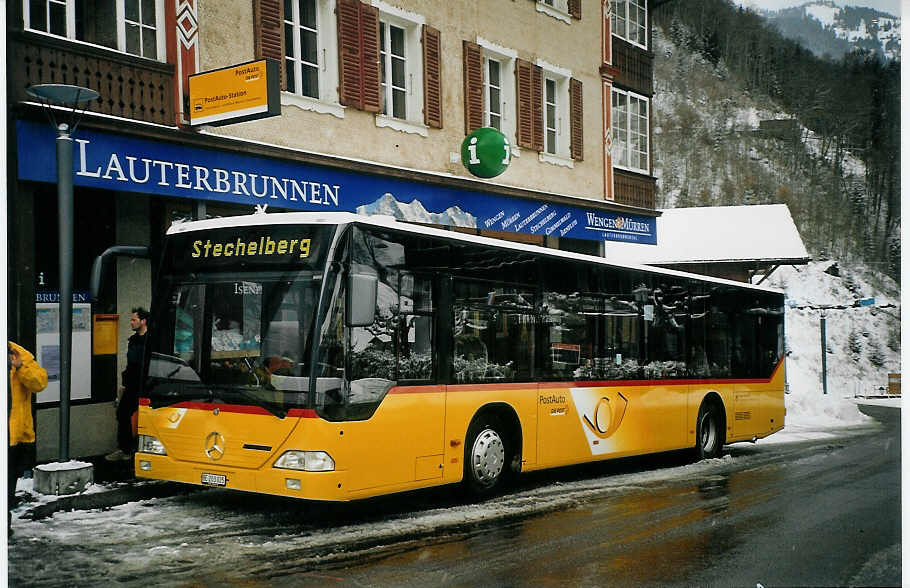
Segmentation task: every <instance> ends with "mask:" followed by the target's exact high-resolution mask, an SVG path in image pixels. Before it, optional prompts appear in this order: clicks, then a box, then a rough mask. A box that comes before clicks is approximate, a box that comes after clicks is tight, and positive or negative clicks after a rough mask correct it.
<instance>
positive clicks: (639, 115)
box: [612, 88, 650, 174]
mask: <svg viewBox="0 0 910 588" xmlns="http://www.w3.org/2000/svg"><path fill="white" fill-rule="evenodd" d="M612 106H613V109H612V119H613V129H612V131H613V165H614V166H616V167H621V168H626V169H630V170H632V171H636V172H640V173H644V174H647V173H650V167H649V157H648V99H647V98H644V97H643V96H639V95H637V94H634V93H632V92H624V91H622V90H617V89H615V88H614V89H613V100H612Z"/></svg>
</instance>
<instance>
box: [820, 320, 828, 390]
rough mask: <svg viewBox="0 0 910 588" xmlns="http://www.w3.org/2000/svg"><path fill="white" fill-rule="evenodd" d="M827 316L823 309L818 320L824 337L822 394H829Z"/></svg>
mask: <svg viewBox="0 0 910 588" xmlns="http://www.w3.org/2000/svg"><path fill="white" fill-rule="evenodd" d="M826 315H827V313H826V312H825V309H824V308H823V309H822V311H821V316H820V317H819V319H818V323H819V326H820V327H821V336H822V394H827V393H828V338H827V334H826V333H825V327H826V325H825V322H826Z"/></svg>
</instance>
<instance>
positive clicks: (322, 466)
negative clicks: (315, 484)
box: [274, 450, 335, 472]
mask: <svg viewBox="0 0 910 588" xmlns="http://www.w3.org/2000/svg"><path fill="white" fill-rule="evenodd" d="M274 467H276V468H281V469H283V470H300V471H303V472H333V471H335V460H334V459H332V456H331V455H329V454H328V453H326V452H325V451H297V450H291V451H285V452H284V453H283V454H282V455H281V457H279V458H278V460H277V461H276V462H275V466H274Z"/></svg>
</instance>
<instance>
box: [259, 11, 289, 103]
mask: <svg viewBox="0 0 910 588" xmlns="http://www.w3.org/2000/svg"><path fill="white" fill-rule="evenodd" d="M253 32H254V35H253V39H254V40H253V51H254V52H255V53H256V59H274V60H275V61H277V62H278V63H279V64H281V69H280V71H281V88H282V89H287V75H285V71H284V69H285V63H284V2H282V0H253Z"/></svg>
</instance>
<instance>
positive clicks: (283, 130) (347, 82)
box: [6, 0, 659, 460]
mask: <svg viewBox="0 0 910 588" xmlns="http://www.w3.org/2000/svg"><path fill="white" fill-rule="evenodd" d="M6 6H7V14H6V18H7V30H8V35H7V47H6V50H7V63H8V75H7V84H8V94H7V95H8V111H7V123H8V129H9V133H8V138H7V149H8V153H9V158H8V166H9V168H8V174H7V178H8V185H7V194H8V220H9V226H8V235H9V237H8V238H9V259H10V262H9V267H8V270H7V271H8V292H7V301H8V310H7V312H8V324H9V338H10V339H13V340H16V341H18V342H19V343H22V344H23V345H25V346H26V347H27V348H29V349H34V350H36V352H37V355H38V357H39V360H43V361H44V363H45V364H46V367H49V371H51V372H52V375H53V372H54V370H55V366H56V363H55V362H57V361H58V360H57V359H56V355H55V345H56V343H55V342H54V341H55V339H54V333H55V331H54V329H55V328H56V322H55V320H56V315H55V314H54V312H55V311H54V308H55V307H56V304H55V302H56V300H58V299H59V295H57V294H56V292H57V289H58V287H59V286H58V284H59V277H58V273H59V270H58V263H59V261H58V255H57V230H56V222H57V218H56V214H57V206H56V185H55V184H56V167H55V166H56V164H55V159H54V156H55V155H54V130H53V129H52V127H51V125H49V124H48V122H47V112H48V110H47V107H46V106H44V105H41V104H38V103H36V102H35V101H34V99H32V98H30V97H29V95H28V94H27V93H26V89H27V88H28V87H29V86H31V85H34V84H42V83H63V84H74V85H79V86H83V87H88V88H92V89H94V90H96V91H98V92H99V94H100V97H99V98H98V100H96V101H94V102H92V103H91V104H89V105H88V106H87V108H86V112H85V113H84V114H83V116H82V118H81V122H80V123H79V126H78V128H77V130H76V132H75V133H74V139H75V143H74V147H75V149H74V151H75V157H74V166H73V167H74V184H75V210H74V219H73V223H74V226H75V251H74V259H75V271H74V289H75V291H76V294H75V301H76V302H77V304H76V310H75V312H76V313H77V315H76V318H74V331H75V332H74V358H73V385H72V398H73V400H72V404H73V406H72V409H71V411H72V423H73V424H72V427H71V429H72V433H71V447H72V449H71V453H72V454H73V455H77V456H90V455H98V454H101V453H105V452H106V451H108V450H110V449H113V447H114V445H115V443H114V438H115V431H114V428H115V425H114V416H113V411H114V409H113V400H114V398H115V395H116V389H117V386H118V378H119V373H120V371H121V370H122V368H123V361H124V355H125V349H126V339H127V338H128V336H129V334H130V331H129V325H128V321H127V320H126V317H127V316H128V314H129V311H130V309H131V308H132V307H134V306H145V307H148V306H149V305H150V303H151V300H150V296H151V294H150V292H151V283H152V280H153V275H154V271H155V266H156V261H155V254H156V251H157V250H158V248H159V246H160V243H161V240H162V237H163V234H164V232H165V231H166V229H167V227H168V226H169V225H170V224H171V223H172V222H174V221H177V220H183V219H189V218H204V217H206V216H226V215H233V214H245V213H248V212H251V211H252V210H253V209H254V206H262V205H268V207H269V210H349V211H355V212H361V213H363V214H376V213H379V214H393V215H395V216H397V217H398V218H400V219H401V220H404V221H411V222H422V223H429V224H436V225H442V226H447V227H449V228H451V229H452V230H459V231H470V232H477V233H480V234H484V235H489V236H494V237H498V238H504V239H511V240H516V241H521V242H527V243H534V244H538V245H543V246H547V247H554V248H561V249H568V250H573V251H580V252H584V253H591V254H597V255H604V254H605V252H606V250H607V249H608V248H609V247H610V244H611V243H615V242H639V243H656V242H657V239H658V235H657V229H656V227H657V224H656V217H657V216H658V214H659V213H658V212H657V211H656V210H655V208H654V202H655V198H654V192H655V181H654V178H653V175H652V154H651V151H650V145H651V124H650V113H651V104H650V102H651V97H652V93H653V81H652V77H653V76H652V59H653V56H652V54H651V52H650V49H649V48H650V26H649V16H648V12H647V10H648V9H647V4H646V2H645V1H644V0H626V1H612V2H610V1H607V2H603V3H601V2H596V3H595V2H592V1H590V0H585V1H582V0H509V1H500V2H481V1H479V0H466V1H464V2H457V3H442V2H436V1H433V0H389V1H385V0H293V1H292V0H218V1H215V0H143V1H139V0H38V1H35V0H16V1H12V2H8V3H7V4H6ZM261 59H267V60H273V61H274V62H276V64H277V65H278V67H277V69H276V71H277V72H278V76H279V80H278V82H279V84H280V98H279V100H280V115H278V116H272V117H268V118H260V119H257V120H250V121H247V122H239V123H233V124H230V123H229V124H221V123H219V125H218V126H207V125H194V124H191V122H192V119H193V117H192V109H193V108H194V107H195V105H194V104H193V103H192V101H191V97H190V83H191V77H192V76H194V75H196V74H200V73H202V72H208V71H211V70H216V69H219V68H226V67H229V66H233V65H237V64H244V63H248V62H253V61H256V60H261ZM52 112H53V113H54V115H55V117H56V118H58V119H61V120H62V119H65V118H66V117H67V116H68V115H69V112H68V111H67V110H66V109H55V110H53V111H52ZM480 127H493V128H495V129H497V130H499V131H501V132H502V133H503V135H504V136H505V137H506V139H507V141H508V144H509V149H510V156H511V157H510V159H511V162H510V164H509V166H508V168H507V170H506V171H505V172H504V173H503V174H502V175H500V176H498V177H496V178H493V179H490V180H482V179H478V178H475V177H473V176H472V175H471V174H470V173H469V172H468V171H467V170H466V169H465V167H464V166H463V165H462V163H461V156H460V150H461V144H462V142H463V141H464V140H465V137H466V136H467V135H468V134H469V133H471V132H472V131H474V130H476V129H478V128H480ZM115 244H116V245H147V246H149V247H150V248H151V251H152V259H151V260H144V259H127V258H123V259H120V260H118V262H117V267H116V271H115V272H112V274H113V275H110V276H108V278H109V279H107V280H106V284H105V286H104V288H103V290H102V292H101V294H100V296H99V297H98V299H97V300H95V301H90V300H88V297H87V295H86V290H87V289H88V282H89V273H90V268H91V263H92V261H93V260H94V258H95V257H96V256H97V255H99V254H100V253H101V252H103V251H104V250H105V249H106V248H107V247H110V246H112V245H115ZM55 296H56V297H55ZM118 317H119V320H118ZM151 328H154V325H151ZM58 388H59V386H58ZM58 388H57V389H58ZM54 389H55V388H54V386H53V385H52V386H50V387H49V389H48V391H46V392H45V393H43V395H42V396H40V397H39V398H38V402H37V417H38V418H37V421H38V437H39V442H38V459H40V460H44V459H52V458H54V457H55V456H56V455H55V452H56V447H57V431H58V424H57V410H58V404H59V402H58V400H59V393H58V395H57V396H54Z"/></svg>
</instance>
